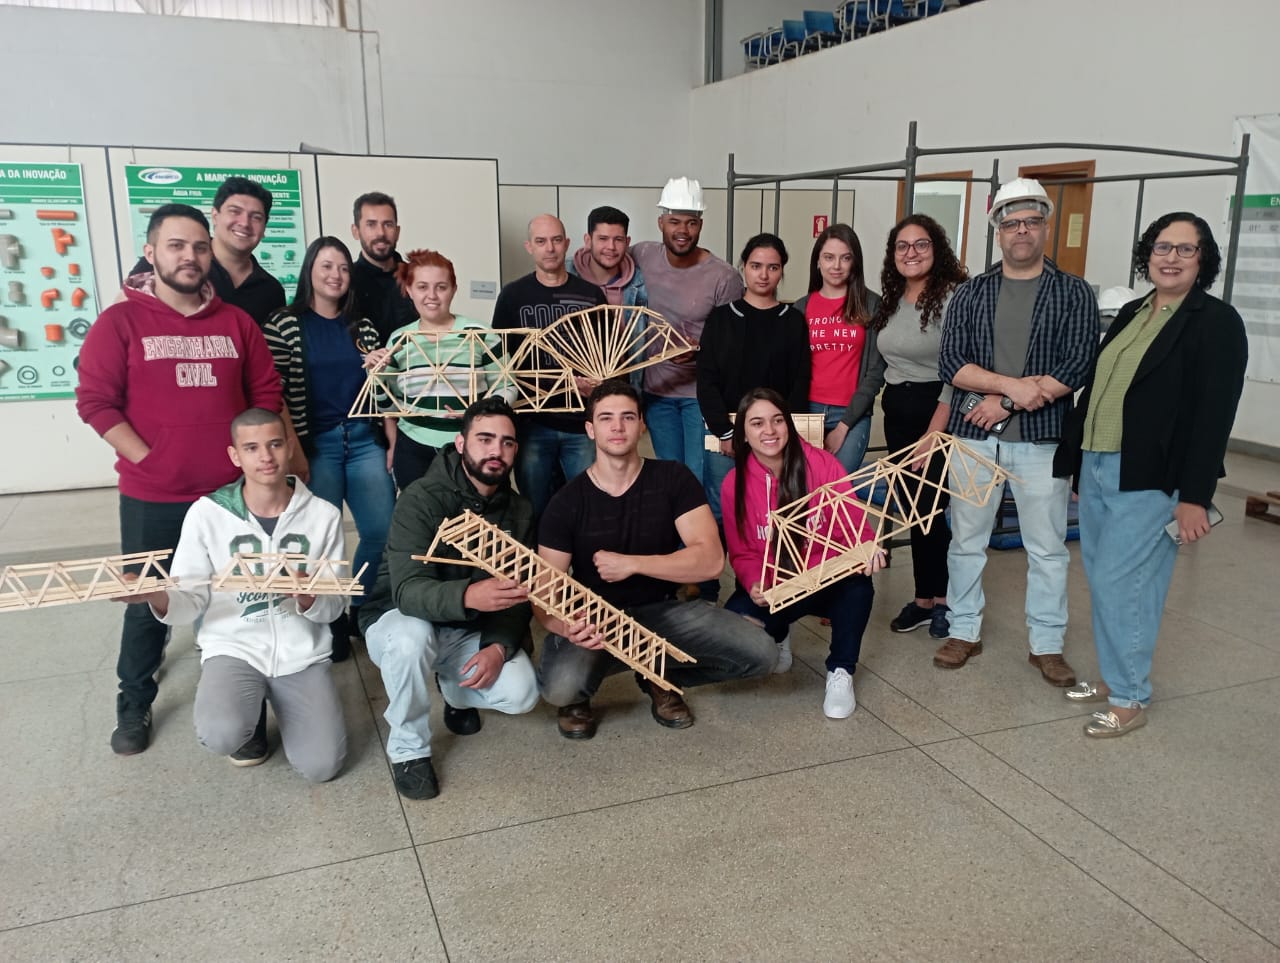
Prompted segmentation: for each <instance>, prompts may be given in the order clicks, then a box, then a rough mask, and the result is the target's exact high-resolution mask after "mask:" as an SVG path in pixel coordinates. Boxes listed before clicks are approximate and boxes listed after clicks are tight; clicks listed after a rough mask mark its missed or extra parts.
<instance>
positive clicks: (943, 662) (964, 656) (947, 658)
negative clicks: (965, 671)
mask: <svg viewBox="0 0 1280 963" xmlns="http://www.w3.org/2000/svg"><path fill="white" fill-rule="evenodd" d="M981 654H982V643H981V642H966V641H964V640H963V639H947V641H945V642H943V643H942V648H940V649H938V651H937V652H935V653H933V664H934V665H936V666H937V667H938V668H939V669H958V668H960V667H961V666H962V665H964V664H965V663H966V662H968V661H969V660H970V659H972V658H973V657H974V656H975V655H981Z"/></svg>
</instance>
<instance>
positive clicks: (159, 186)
mask: <svg viewBox="0 0 1280 963" xmlns="http://www.w3.org/2000/svg"><path fill="white" fill-rule="evenodd" d="M228 177H244V178H247V179H248V180H251V181H253V182H254V183H255V184H261V185H262V186H263V187H265V188H266V189H267V190H269V191H270V192H271V214H270V215H269V217H268V218H267V229H266V233H265V234H264V235H263V238H262V242H261V243H260V244H259V245H258V248H257V250H255V251H254V252H253V253H254V257H256V258H257V259H258V263H259V264H261V265H262V267H263V269H264V270H266V272H267V273H268V274H270V275H271V276H272V277H274V278H275V279H276V280H277V281H279V282H280V283H281V284H283V285H284V291H285V295H286V296H287V297H288V298H292V297H293V292H294V289H295V288H296V287H297V286H298V266H299V265H300V264H301V263H302V255H303V254H304V253H305V252H306V249H307V237H306V230H305V227H304V222H303V216H302V175H301V174H300V173H299V172H298V171H296V170H292V169H289V168H276V169H273V170H260V169H254V168H246V167H226V166H215V167H178V166H175V167H168V166H164V165H160V166H154V165H147V164H126V165H125V168H124V178H125V185H126V195H127V197H128V201H129V226H130V229H131V231H132V233H133V244H134V248H135V249H136V250H139V251H141V250H142V245H143V244H145V243H146V240H147V222H148V221H149V220H150V218H151V214H152V212H153V211H154V210H155V209H156V208H157V207H160V206H161V205H162V204H174V203H177V204H190V205H191V206H192V207H194V208H197V209H198V210H200V211H203V212H204V214H205V215H206V216H211V215H212V213H213V199H214V196H215V195H216V194H217V192H218V188H219V187H221V186H222V182H223V181H225V180H226V179H227V178H228Z"/></svg>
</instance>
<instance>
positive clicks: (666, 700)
mask: <svg viewBox="0 0 1280 963" xmlns="http://www.w3.org/2000/svg"><path fill="white" fill-rule="evenodd" d="M640 688H641V689H643V690H644V691H645V692H647V693H649V699H650V701H652V703H653V707H652V712H653V718H654V720H655V721H657V723H658V725H660V726H666V727H667V728H668V729H688V728H689V727H690V726H691V725H693V711H692V710H691V709H690V708H689V707H688V706H687V705H686V704H685V701H684V699H682V698H680V693H678V692H672V691H671V690H670V689H663V688H660V687H659V686H656V685H654V684H653V683H652V682H649V681H648V680H645V682H644V683H643V684H642V685H641V686H640Z"/></svg>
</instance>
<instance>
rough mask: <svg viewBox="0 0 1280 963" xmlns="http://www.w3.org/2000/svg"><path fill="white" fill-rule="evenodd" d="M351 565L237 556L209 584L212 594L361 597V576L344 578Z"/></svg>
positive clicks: (289, 555) (287, 555) (274, 555)
mask: <svg viewBox="0 0 1280 963" xmlns="http://www.w3.org/2000/svg"><path fill="white" fill-rule="evenodd" d="M350 568H351V563H350V562H346V561H340V560H336V559H331V558H312V557H310V556H309V555H301V554H295V553H293V552H283V553H282V552H262V553H257V552H240V553H237V554H235V555H233V556H232V557H231V561H230V562H228V563H227V564H226V565H225V566H223V568H222V570H221V571H219V572H218V573H217V574H216V575H214V577H213V578H212V579H211V580H210V585H211V587H212V589H213V591H215V592H267V593H270V594H275V595H294V594H297V595H363V594H364V587H363V586H362V585H361V584H360V576H361V574H363V572H364V568H363V567H361V569H360V571H359V572H357V573H356V574H355V577H354V578H343V577H342V576H341V575H340V574H339V571H340V570H341V569H347V570H350ZM184 584H185V583H184Z"/></svg>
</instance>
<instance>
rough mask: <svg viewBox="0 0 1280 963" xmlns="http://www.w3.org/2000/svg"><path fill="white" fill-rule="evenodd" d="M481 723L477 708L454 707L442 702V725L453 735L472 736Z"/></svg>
mask: <svg viewBox="0 0 1280 963" xmlns="http://www.w3.org/2000/svg"><path fill="white" fill-rule="evenodd" d="M482 725H483V723H482V722H481V721H480V710H479V709H455V708H454V707H453V706H451V705H449V703H447V702H446V703H445V704H444V726H445V728H446V729H448V730H449V731H450V732H452V733H453V734H454V735H455V736H474V735H475V734H476V733H477V732H479V731H480V727H481V726H482Z"/></svg>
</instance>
